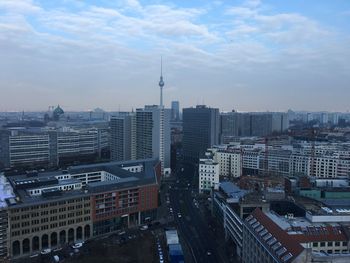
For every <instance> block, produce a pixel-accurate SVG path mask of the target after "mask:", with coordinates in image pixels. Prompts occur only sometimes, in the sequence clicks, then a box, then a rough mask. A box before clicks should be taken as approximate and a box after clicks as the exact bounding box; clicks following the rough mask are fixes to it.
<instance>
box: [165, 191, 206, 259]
mask: <svg viewBox="0 0 350 263" xmlns="http://www.w3.org/2000/svg"><path fill="white" fill-rule="evenodd" d="M171 196H172V198H171V200H172V204H173V206H174V208H173V210H174V211H176V212H178V211H181V210H180V202H179V200H180V196H179V194H178V192H177V191H175V190H174V191H172V194H171ZM185 216H186V214H183V216H182V217H181V218H178V217H176V220H175V221H176V223H177V225H178V228H179V230H180V231H181V234H182V235H183V236H184V237H185V239H186V241H187V243H188V244H189V246H190V247H191V248H192V251H193V254H194V257H195V258H196V260H195V261H196V262H213V261H210V260H209V259H208V258H207V257H206V256H207V255H206V252H207V250H206V248H205V247H203V245H204V242H203V240H202V239H201V238H199V235H198V233H196V232H195V229H194V228H193V227H191V226H192V223H191V224H189V222H187V220H186V219H185Z"/></svg>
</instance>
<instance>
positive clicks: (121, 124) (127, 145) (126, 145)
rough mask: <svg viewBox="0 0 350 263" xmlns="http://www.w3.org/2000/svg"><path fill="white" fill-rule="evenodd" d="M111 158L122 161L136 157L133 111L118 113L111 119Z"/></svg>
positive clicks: (134, 117) (134, 116)
mask: <svg viewBox="0 0 350 263" xmlns="http://www.w3.org/2000/svg"><path fill="white" fill-rule="evenodd" d="M110 125H111V160H113V161H123V160H133V159H135V158H136V145H135V143H136V141H135V136H136V134H135V125H136V115H135V113H129V112H127V113H119V114H118V115H117V116H112V117H111V121H110Z"/></svg>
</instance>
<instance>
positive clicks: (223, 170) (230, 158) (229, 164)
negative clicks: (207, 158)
mask: <svg viewBox="0 0 350 263" xmlns="http://www.w3.org/2000/svg"><path fill="white" fill-rule="evenodd" d="M209 151H211V152H212V153H213V159H214V160H215V161H216V162H218V163H219V167H220V176H223V177H227V178H231V179H232V178H237V177H240V176H241V175H242V165H241V163H242V162H241V158H242V154H241V151H240V150H239V149H232V150H220V149H218V150H216V149H209Z"/></svg>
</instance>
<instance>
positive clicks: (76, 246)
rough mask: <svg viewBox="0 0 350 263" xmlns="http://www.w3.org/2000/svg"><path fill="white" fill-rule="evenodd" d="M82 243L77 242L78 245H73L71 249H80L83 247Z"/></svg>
mask: <svg viewBox="0 0 350 263" xmlns="http://www.w3.org/2000/svg"><path fill="white" fill-rule="evenodd" d="M83 244H84V243H83V242H79V243H75V244H74V245H72V248H74V249H78V248H81V247H82V246H83Z"/></svg>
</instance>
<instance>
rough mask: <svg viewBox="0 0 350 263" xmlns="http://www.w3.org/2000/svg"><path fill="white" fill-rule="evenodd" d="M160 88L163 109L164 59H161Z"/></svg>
mask: <svg viewBox="0 0 350 263" xmlns="http://www.w3.org/2000/svg"><path fill="white" fill-rule="evenodd" d="M159 87H160V104H159V106H160V108H163V107H164V105H163V87H164V81H163V59H162V57H160V80H159Z"/></svg>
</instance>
